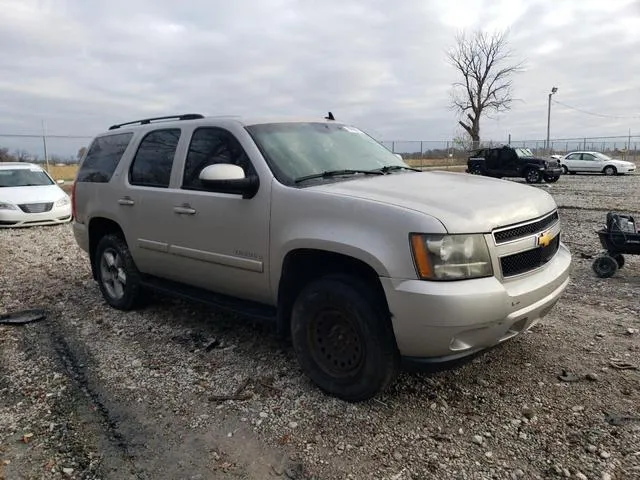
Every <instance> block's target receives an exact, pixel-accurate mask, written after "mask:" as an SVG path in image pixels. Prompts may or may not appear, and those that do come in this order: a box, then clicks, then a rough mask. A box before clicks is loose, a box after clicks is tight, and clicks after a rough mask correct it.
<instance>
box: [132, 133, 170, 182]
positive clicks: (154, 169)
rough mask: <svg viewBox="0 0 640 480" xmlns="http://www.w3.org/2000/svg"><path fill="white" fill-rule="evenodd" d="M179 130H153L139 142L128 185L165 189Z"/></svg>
mask: <svg viewBox="0 0 640 480" xmlns="http://www.w3.org/2000/svg"><path fill="white" fill-rule="evenodd" d="M178 140H180V129H179V128H172V129H166V130H155V131H153V132H151V133H149V134H147V136H146V137H144V138H143V139H142V142H140V146H139V147H138V151H137V152H136V156H135V158H134V159H133V163H132V164H131V171H130V172H129V183H131V184H132V185H139V186H143V187H160V188H167V187H168V186H169V180H170V179H171V168H172V167H173V158H174V157H175V154H176V148H177V147H178Z"/></svg>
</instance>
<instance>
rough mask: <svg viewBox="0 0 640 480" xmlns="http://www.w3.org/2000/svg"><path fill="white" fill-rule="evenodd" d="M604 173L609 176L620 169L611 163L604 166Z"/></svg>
mask: <svg viewBox="0 0 640 480" xmlns="http://www.w3.org/2000/svg"><path fill="white" fill-rule="evenodd" d="M602 173H604V174H605V175H606V176H607V177H613V176H614V175H616V174H617V173H618V170H617V169H616V167H613V166H611V165H609V166H608V167H604V170H603V171H602Z"/></svg>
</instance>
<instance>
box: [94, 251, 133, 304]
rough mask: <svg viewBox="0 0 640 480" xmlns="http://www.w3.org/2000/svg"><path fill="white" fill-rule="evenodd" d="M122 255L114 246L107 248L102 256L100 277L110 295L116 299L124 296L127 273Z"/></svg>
mask: <svg viewBox="0 0 640 480" xmlns="http://www.w3.org/2000/svg"><path fill="white" fill-rule="evenodd" d="M123 266H124V263H123V261H122V257H121V256H120V255H119V254H118V252H116V251H115V250H114V249H113V248H107V249H106V250H105V251H104V252H103V253H102V257H101V258H100V278H101V280H102V283H103V284H104V288H105V289H106V290H107V293H108V294H109V296H111V297H112V298H113V299H114V300H120V299H121V298H122V297H124V292H125V288H126V287H127V274H126V273H125V271H124V268H123Z"/></svg>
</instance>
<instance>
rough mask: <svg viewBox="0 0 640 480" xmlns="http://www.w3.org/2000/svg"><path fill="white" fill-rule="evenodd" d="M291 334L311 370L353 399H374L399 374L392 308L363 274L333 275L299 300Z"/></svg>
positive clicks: (326, 386)
mask: <svg viewBox="0 0 640 480" xmlns="http://www.w3.org/2000/svg"><path fill="white" fill-rule="evenodd" d="M291 337H292V343H293V347H294V350H295V352H296V354H297V357H298V361H299V362H300V365H301V367H302V369H303V371H304V372H305V373H306V374H307V376H308V377H309V378H310V379H311V380H312V381H313V382H314V383H315V384H316V385H318V387H319V388H320V389H321V390H323V391H324V392H326V393H328V394H330V395H333V396H336V397H338V398H340V399H342V400H346V401H348V402H359V401H364V400H368V399H370V398H372V397H374V396H376V395H377V394H378V393H379V392H382V391H384V390H385V389H386V388H387V387H388V386H389V385H390V384H391V383H392V382H393V380H394V379H395V378H396V376H397V374H398V371H399V366H400V355H399V352H398V349H397V346H396V342H395V337H394V334H393V329H392V327H391V321H390V318H389V313H387V309H386V308H385V305H384V302H382V301H381V300H380V299H379V298H378V295H377V293H376V291H375V290H374V288H372V287H371V286H369V285H368V284H366V283H365V282H363V281H361V280H360V279H358V278H356V277H353V276H348V275H342V274H335V275H327V276H324V277H321V278H319V279H317V280H314V281H312V282H311V283H310V284H308V285H307V286H306V287H304V288H303V290H302V292H301V293H300V294H299V295H298V297H297V298H296V300H295V303H294V306H293V311H292V314H291Z"/></svg>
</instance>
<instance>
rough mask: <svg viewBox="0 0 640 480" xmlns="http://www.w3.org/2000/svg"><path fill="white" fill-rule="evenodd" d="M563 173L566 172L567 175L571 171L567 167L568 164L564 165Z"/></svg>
mask: <svg viewBox="0 0 640 480" xmlns="http://www.w3.org/2000/svg"><path fill="white" fill-rule="evenodd" d="M562 173H563V174H565V175H567V174H568V173H569V169H568V168H567V166H566V165H563V166H562Z"/></svg>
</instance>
